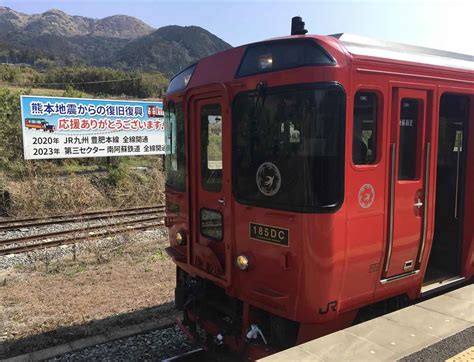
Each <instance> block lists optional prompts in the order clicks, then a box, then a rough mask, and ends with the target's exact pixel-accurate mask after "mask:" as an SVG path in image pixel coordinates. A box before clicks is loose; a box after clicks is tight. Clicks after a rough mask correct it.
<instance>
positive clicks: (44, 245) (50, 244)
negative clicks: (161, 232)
mask: <svg viewBox="0 0 474 362" xmlns="http://www.w3.org/2000/svg"><path fill="white" fill-rule="evenodd" d="M162 225H163V221H160V222H159V223H154V224H150V225H137V226H129V227H126V228H118V229H116V230H104V231H102V232H99V233H94V234H93V235H90V234H89V235H82V236H76V237H72V238H65V239H60V240H53V241H45V242H40V243H36V244H27V245H20V246H14V247H11V248H5V249H1V250H0V256H4V255H10V254H20V253H26V252H28V251H33V250H38V249H47V248H52V247H58V246H62V245H70V244H76V243H77V242H83V241H89V240H92V239H94V238H98V237H103V236H112V235H117V234H123V233H126V232H127V231H132V230H147V229H151V228H156V227H161V226H162Z"/></svg>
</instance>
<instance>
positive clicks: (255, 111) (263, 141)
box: [233, 84, 345, 212]
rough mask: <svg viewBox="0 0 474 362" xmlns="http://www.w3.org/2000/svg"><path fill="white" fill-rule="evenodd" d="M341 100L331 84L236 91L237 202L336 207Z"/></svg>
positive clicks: (340, 191) (300, 207)
mask: <svg viewBox="0 0 474 362" xmlns="http://www.w3.org/2000/svg"><path fill="white" fill-rule="evenodd" d="M262 93H263V94H262ZM344 99H345V97H344V92H343V90H342V88H341V87H340V86H337V85H334V84H332V85H328V84H318V85H314V84H313V85H299V86H291V87H290V86H286V87H278V88H273V89H272V88H270V89H267V90H265V91H264V92H257V91H255V92H246V93H240V94H239V95H237V97H236V99H235V101H234V104H233V137H234V140H233V144H234V155H233V175H234V177H233V188H234V194H235V196H236V198H237V201H238V202H240V203H243V204H247V205H255V206H260V207H265V208H272V209H280V210H289V211H300V212H330V211H331V210H334V209H336V208H337V207H338V206H339V205H340V204H341V203H342V200H343V190H344V186H343V185H344V115H345V101H344Z"/></svg>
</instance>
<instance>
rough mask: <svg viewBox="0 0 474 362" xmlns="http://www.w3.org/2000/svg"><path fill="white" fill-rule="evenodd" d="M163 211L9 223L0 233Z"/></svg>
mask: <svg viewBox="0 0 474 362" xmlns="http://www.w3.org/2000/svg"><path fill="white" fill-rule="evenodd" d="M161 211H163V209H161V208H152V209H143V210H132V211H117V212H110V213H106V212H103V213H101V214H97V215H95V214H94V215H84V216H82V215H76V216H74V217H69V218H68V217H66V216H63V218H62V219H59V218H58V220H55V219H53V220H48V219H41V220H43V221H38V222H34V221H33V222H24V223H20V222H18V221H10V223H4V224H3V225H0V231H8V230H15V229H18V228H27V227H33V226H45V225H60V224H68V223H74V222H83V221H92V220H100V219H104V218H118V217H129V216H130V217H132V216H138V215H146V214H152V213H156V212H161Z"/></svg>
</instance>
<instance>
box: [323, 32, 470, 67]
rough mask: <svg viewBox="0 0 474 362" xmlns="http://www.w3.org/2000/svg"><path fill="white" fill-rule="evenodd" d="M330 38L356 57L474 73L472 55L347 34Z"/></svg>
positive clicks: (334, 35) (333, 35)
mask: <svg viewBox="0 0 474 362" xmlns="http://www.w3.org/2000/svg"><path fill="white" fill-rule="evenodd" d="M330 36H331V37H334V38H337V39H338V40H339V41H340V42H341V43H342V45H343V46H344V47H345V48H346V49H347V51H348V52H349V53H350V54H352V55H354V56H356V57H358V56H368V57H377V58H385V59H391V60H397V61H398V60H401V61H408V62H414V63H423V64H429V65H435V66H443V67H450V68H457V69H464V70H471V71H474V56H473V55H468V54H460V53H454V52H448V51H444V50H438V49H432V48H425V47H420V46H415V45H408V44H401V43H394V42H389V41H381V40H375V39H372V38H366V37H363V36H359V35H354V34H349V33H341V34H332V35H330Z"/></svg>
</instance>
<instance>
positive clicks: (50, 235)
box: [0, 216, 162, 246]
mask: <svg viewBox="0 0 474 362" xmlns="http://www.w3.org/2000/svg"><path fill="white" fill-rule="evenodd" d="M161 219H162V216H154V217H150V218H146V219H138V220H131V221H120V222H115V223H109V224H106V225H97V226H91V227H83V228H77V229H69V230H63V231H56V232H53V233H45V234H35V235H29V236H23V237H18V238H11V239H5V240H0V246H3V245H10V244H17V243H24V242H28V241H34V240H44V239H50V238H54V237H58V236H63V235H68V234H75V233H84V232H90V231H94V230H100V229H104V228H106V227H111V226H123V225H133V224H138V223H143V222H147V221H156V220H161Z"/></svg>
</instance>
